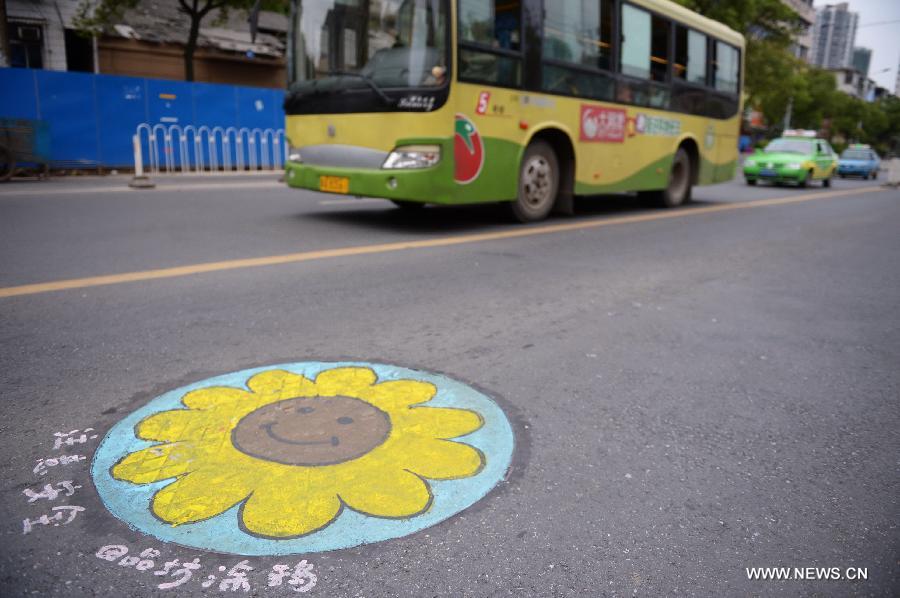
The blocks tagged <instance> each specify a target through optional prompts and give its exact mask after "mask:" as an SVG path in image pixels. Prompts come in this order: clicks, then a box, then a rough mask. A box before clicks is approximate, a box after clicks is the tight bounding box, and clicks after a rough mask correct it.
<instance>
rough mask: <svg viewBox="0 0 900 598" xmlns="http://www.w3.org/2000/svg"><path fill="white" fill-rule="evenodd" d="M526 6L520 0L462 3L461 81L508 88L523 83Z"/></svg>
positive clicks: (463, 0)
mask: <svg viewBox="0 0 900 598" xmlns="http://www.w3.org/2000/svg"><path fill="white" fill-rule="evenodd" d="M521 14H522V6H521V2H518V1H507V0H460V2H459V41H460V46H461V47H460V49H459V75H460V78H461V79H465V80H472V81H480V82H484V83H493V84H495V85H502V86H504V87H519V86H520V84H521V68H522V67H521V59H520V57H519V56H515V55H512V56H510V54H514V53H519V52H520V51H521V46H522V39H521V37H522V35H521V23H522V21H521Z"/></svg>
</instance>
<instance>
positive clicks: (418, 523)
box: [92, 362, 512, 555]
mask: <svg viewBox="0 0 900 598" xmlns="http://www.w3.org/2000/svg"><path fill="white" fill-rule="evenodd" d="M220 379H223V381H225V382H229V383H226V384H219V383H217V382H218V381H219V380H220ZM235 382H239V384H235ZM193 386H194V388H191V387H188V388H186V389H179V390H178V391H172V392H171V393H166V394H165V395H162V396H161V397H158V398H157V399H155V400H154V401H151V403H150V404H149V405H148V406H147V407H146V408H145V409H143V410H139V411H138V412H135V413H134V414H132V416H130V417H129V418H126V419H125V420H123V421H122V422H120V423H119V424H117V426H115V427H114V428H113V430H111V431H110V433H109V434H108V435H107V437H106V439H105V440H104V442H103V443H102V444H101V447H100V449H99V450H98V453H97V456H96V457H95V462H94V467H93V468H92V471H93V474H94V478H95V482H96V484H97V487H98V490H99V491H100V494H101V497H102V498H103V500H104V502H105V503H106V505H107V506H108V507H109V508H110V510H111V511H112V512H113V513H114V514H115V515H117V516H119V517H120V518H122V519H123V520H125V521H126V522H127V523H129V524H130V525H132V526H133V527H135V528H137V529H140V530H142V531H145V532H148V533H150V534H152V535H155V536H157V537H159V538H160V539H163V540H168V541H173V542H176V543H180V544H185V545H189V546H197V547H203V548H210V549H216V550H220V551H221V550H224V551H226V552H233V553H236V554H248V555H249V554H288V553H299V552H312V551H316V550H329V549H334V548H341V547H348V546H354V545H358V544H363V543H367V542H373V541H379V540H383V539H388V538H390V537H398V536H401V535H406V534H408V533H411V532H413V531H417V530H418V529H422V528H424V527H428V526H430V525H433V524H434V523H437V522H438V521H440V520H442V519H446V518H447V517H449V516H451V515H453V514H454V513H456V512H458V511H460V510H462V509H464V508H466V507H467V506H469V505H470V504H472V503H474V502H475V501H477V500H478V499H480V498H481V497H482V496H484V494H486V493H487V492H488V491H489V490H490V488H491V487H493V486H494V485H495V484H496V483H497V482H498V481H499V480H500V479H501V478H502V475H503V473H504V472H505V470H506V469H507V467H508V465H509V461H510V458H511V453H512V431H511V429H510V427H509V423H508V421H507V420H506V418H505V416H504V415H503V412H502V410H500V409H499V407H497V405H496V404H495V403H494V402H493V401H491V400H490V399H489V398H487V397H486V396H485V395H483V394H481V393H479V392H477V391H475V390H474V389H472V388H471V387H469V386H466V385H463V384H461V383H459V382H456V381H453V380H450V379H448V378H445V377H443V376H436V375H433V374H426V373H422V372H416V371H414V370H406V369H404V368H397V367H395V366H385V365H380V364H325V363H319V362H307V363H302V364H288V365H287V366H275V367H271V368H258V369H256V370H248V371H245V372H238V373H237V374H232V375H228V376H224V377H219V378H214V379H211V380H208V381H204V383H199V384H197V385H193ZM173 399H174V400H173ZM123 447H127V450H122V448H123Z"/></svg>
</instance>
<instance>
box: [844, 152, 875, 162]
mask: <svg viewBox="0 0 900 598" xmlns="http://www.w3.org/2000/svg"><path fill="white" fill-rule="evenodd" d="M841 158H843V159H844V160H868V159H869V152H867V151H865V150H844V153H843V154H841Z"/></svg>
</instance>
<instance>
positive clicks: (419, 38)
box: [290, 0, 447, 93]
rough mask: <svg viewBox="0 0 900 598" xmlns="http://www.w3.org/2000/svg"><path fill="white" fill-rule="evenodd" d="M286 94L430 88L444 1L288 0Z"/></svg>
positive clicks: (443, 39) (436, 80)
mask: <svg viewBox="0 0 900 598" xmlns="http://www.w3.org/2000/svg"><path fill="white" fill-rule="evenodd" d="M291 54H292V57H291V60H292V63H291V65H290V66H291V73H290V77H291V91H296V92H300V93H304V92H309V91H315V92H317V93H326V92H329V91H340V90H343V89H347V88H357V89H359V88H366V87H370V88H372V89H373V90H374V91H376V92H378V93H380V90H381V89H382V88H392V87H393V88H410V87H435V86H439V85H441V84H443V82H444V80H445V74H446V65H447V0H294V5H293V17H292V19H291Z"/></svg>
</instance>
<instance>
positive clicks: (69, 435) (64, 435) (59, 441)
mask: <svg viewBox="0 0 900 598" xmlns="http://www.w3.org/2000/svg"><path fill="white" fill-rule="evenodd" d="M93 431H94V428H85V429H84V431H83V432H81V434H80V435H78V436H76V434H78V432H79V430H72V431H71V432H54V433H53V435H54V436H55V437H56V439H55V440H54V441H53V448H54V449H55V450H59V449H61V448H62V447H63V445H65V446H72V445H74V444H84V443H85V442H87V441H88V440H93V439H95V438H97V435H96V434H91V432H93Z"/></svg>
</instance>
